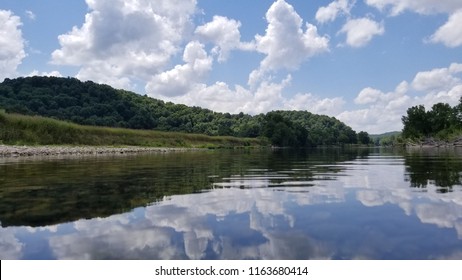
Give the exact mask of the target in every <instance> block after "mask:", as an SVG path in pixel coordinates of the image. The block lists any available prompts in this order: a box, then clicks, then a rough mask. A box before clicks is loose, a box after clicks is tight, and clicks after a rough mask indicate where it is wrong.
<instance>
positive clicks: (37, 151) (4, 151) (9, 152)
mask: <svg viewBox="0 0 462 280" xmlns="http://www.w3.org/2000/svg"><path fill="white" fill-rule="evenodd" d="M189 150H192V149H191V148H160V147H97V146H9V145H0V157H34V156H60V155H77V156H80V155H107V154H113V155H116V154H120V155H123V154H137V153H166V152H175V151H189Z"/></svg>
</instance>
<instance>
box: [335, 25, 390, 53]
mask: <svg viewBox="0 0 462 280" xmlns="http://www.w3.org/2000/svg"><path fill="white" fill-rule="evenodd" d="M339 33H345V34H346V43H347V44H348V45H349V46H351V47H354V48H360V47H364V46H365V45H367V44H368V43H369V42H370V41H371V40H372V38H373V37H374V36H378V35H383V34H384V33H385V28H384V26H383V23H378V22H376V21H373V20H371V19H369V18H359V19H350V20H348V21H347V23H346V24H345V25H344V26H343V27H342V29H341V30H340V31H339Z"/></svg>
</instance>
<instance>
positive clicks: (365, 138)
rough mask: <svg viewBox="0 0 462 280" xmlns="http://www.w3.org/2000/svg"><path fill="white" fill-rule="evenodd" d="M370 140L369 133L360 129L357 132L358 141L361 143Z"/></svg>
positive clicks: (365, 143) (367, 142) (366, 143)
mask: <svg viewBox="0 0 462 280" xmlns="http://www.w3.org/2000/svg"><path fill="white" fill-rule="evenodd" d="M370 142H371V138H370V137H369V133H367V132H365V131H360V132H359V133H358V143H359V144H363V145H368V144H369V143H370Z"/></svg>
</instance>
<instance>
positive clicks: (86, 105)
mask: <svg viewBox="0 0 462 280" xmlns="http://www.w3.org/2000/svg"><path fill="white" fill-rule="evenodd" d="M0 108H3V109H5V110H6V111H7V112H11V113H21V114H26V115H40V116H46V117H52V118H56V119H60V120H67V121H71V122H74V123H78V124H85V125H97V126H109V127H124V128H135V129H155V130H161V131H182V132H191V133H202V134H207V135H223V136H225V135H230V136H238V137H259V136H264V137H268V138H269V139H270V140H271V141H272V143H273V144H275V145H279V146H309V145H310V146H311V145H330V144H349V143H356V141H357V136H356V132H355V131H353V130H352V129H351V128H350V127H349V126H347V125H345V124H344V123H342V122H340V121H339V120H337V119H335V118H332V117H328V116H322V115H316V114H312V113H309V112H306V111H275V112H270V113H268V114H260V115H257V116H250V115H247V114H243V113H240V114H235V115H233V114H228V113H224V114H223V113H216V112H213V111H211V110H208V109H202V108H199V107H188V106H185V105H177V104H173V103H169V102H163V101H161V100H157V99H153V98H150V97H147V96H141V95H138V94H136V93H133V92H129V91H125V90H117V89H114V88H112V87H110V86H107V85H100V84H96V83H94V82H90V81H87V82H81V81H79V80H78V79H75V78H57V77H27V78H17V79H5V80H4V81H3V83H1V84H0Z"/></svg>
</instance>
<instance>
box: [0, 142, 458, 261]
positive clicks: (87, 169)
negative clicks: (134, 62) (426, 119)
mask: <svg viewBox="0 0 462 280" xmlns="http://www.w3.org/2000/svg"><path fill="white" fill-rule="evenodd" d="M425 157H426V155H425V154H418V153H417V154H416V153H414V152H411V153H408V152H396V151H379V150H367V149H361V150H346V151H345V150H339V149H337V150H327V149H326V150H316V151H304V152H299V151H297V152H290V151H277V152H270V151H251V152H230V151H219V152H207V153H204V152H197V153H182V154H172V155H162V156H160V155H146V156H141V157H125V158H99V159H81V160H78V161H68V160H66V161H64V162H59V161H58V162H59V165H56V161H48V162H43V161H41V162H21V163H14V164H12V163H8V164H6V163H5V164H3V165H2V166H1V167H0V168H3V169H0V170H2V172H3V171H4V170H5V169H4V168H7V169H8V168H9V169H8V171H9V175H8V176H9V179H8V180H3V181H2V185H1V186H2V188H1V195H2V202H1V209H2V211H1V215H0V220H1V222H2V227H3V228H2V229H0V236H1V239H0V257H1V258H2V259H20V258H26V259H31V258H32V259H37V258H45V259H47V258H48V259H50V258H58V259H428V258H429V259H438V258H443V259H446V258H456V259H461V258H462V193H461V191H462V186H461V185H460V179H459V181H458V183H457V182H456V181H454V182H455V184H453V185H451V186H450V188H451V192H441V191H440V189H441V185H438V184H437V183H436V182H437V181H438V180H436V179H435V178H439V176H441V174H440V172H439V171H437V172H433V171H432V170H433V169H432V168H438V169H439V168H440V167H441V164H440V165H438V164H434V165H427V169H426V171H423V169H422V168H423V167H422V166H423V164H419V165H418V166H419V168H421V169H416V168H414V165H415V164H417V162H418V158H422V161H424V162H425V160H426V158H425ZM441 157H442V158H441ZM448 157H449V159H447V158H448ZM432 158H434V159H435V160H437V161H442V162H447V163H448V164H449V162H450V163H451V164H452V165H451V167H444V168H443V169H444V170H450V172H451V173H454V172H458V174H461V172H462V165H461V162H462V157H460V156H458V154H456V153H450V154H449V155H448V156H446V155H444V153H443V154H439V155H438V154H436V155H432ZM409 162H411V163H409ZM50 165H51V166H59V168H63V169H61V170H60V171H56V168H55V169H52V168H51V169H50V167H49V166H50ZM96 166H98V167H97V168H96ZM44 167H46V168H45V170H47V171H46V172H49V173H46V174H48V175H49V176H43V175H40V174H43V172H44V171H40V170H41V169H40V168H44ZM25 169H28V170H29V171H28V172H29V173H28V176H29V177H31V179H29V180H27V179H25V178H24V177H21V178H19V177H18V176H17V175H18V174H19V172H20V171H16V172H18V173H16V176H14V173H13V172H10V171H12V170H25ZM95 169H96V170H95ZM74 172H76V173H74ZM419 172H422V173H423V174H425V176H426V178H427V179H426V184H425V186H424V188H414V187H413V186H414V183H415V182H416V181H415V180H414V179H413V178H415V177H416V176H417V177H418V175H416V174H418V173H419ZM84 174H85V175H84ZM432 174H433V175H432ZM52 175H53V176H52ZM432 176H436V177H432ZM69 178H72V180H69ZM419 178H420V177H419ZM66 181H67V183H66V185H65V186H67V187H65V186H64V185H63V184H64V183H63V182H66ZM422 182H423V181H422ZM438 182H439V181H438ZM16 186H18V189H16ZM98 186H101V187H98ZM410 186H411V187H410ZM422 186H423V185H422ZM422 190H424V191H422ZM17 194H21V195H19V196H16V195H17ZM57 194H60V195H61V197H60V198H57V197H55V196H56V195H57ZM77 194H80V196H79V195H77ZM94 196H97V197H94ZM15 197H17V199H16V200H15ZM3 198H7V199H6V200H3ZM23 199H24V201H22V200H23ZM85 200H88V201H87V204H84V201H85ZM111 200H112V201H111ZM4 201H5V202H6V203H5V202H4ZM127 201H128V202H127ZM13 202H16V205H14V203H13ZM41 202H45V203H44V205H29V206H27V203H34V204H40V203H41ZM10 203H11V204H10ZM53 203H58V206H59V207H58V208H60V209H55V212H56V213H55V214H54V215H50V214H47V213H48V211H49V209H52V208H53ZM78 205H80V207H81V208H79V207H78ZM12 207H16V209H18V210H17V211H16V212H14V213H9V212H8V209H11V208H12ZM27 207H30V208H29V209H33V211H31V212H28V211H27V209H28V208H27ZM88 207H90V208H88ZM19 210H21V211H19ZM68 211H69V212H71V213H69V212H68ZM117 213H118V214H117ZM43 216H46V217H47V219H45V220H41V221H40V222H39V219H38V218H39V217H43ZM49 217H52V218H49ZM4 221H7V222H8V223H9V224H5V223H4ZM31 221H32V222H31ZM44 221H45V222H44ZM62 221H64V223H62ZM13 225H15V226H13Z"/></svg>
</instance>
